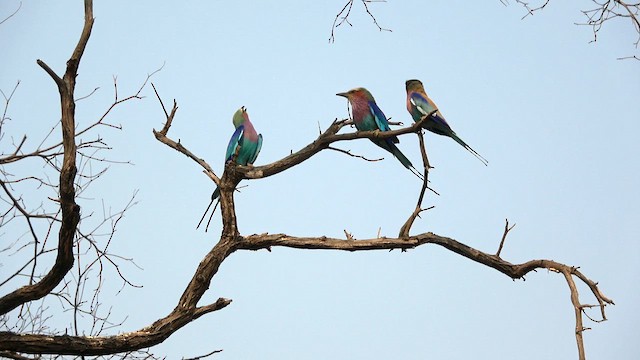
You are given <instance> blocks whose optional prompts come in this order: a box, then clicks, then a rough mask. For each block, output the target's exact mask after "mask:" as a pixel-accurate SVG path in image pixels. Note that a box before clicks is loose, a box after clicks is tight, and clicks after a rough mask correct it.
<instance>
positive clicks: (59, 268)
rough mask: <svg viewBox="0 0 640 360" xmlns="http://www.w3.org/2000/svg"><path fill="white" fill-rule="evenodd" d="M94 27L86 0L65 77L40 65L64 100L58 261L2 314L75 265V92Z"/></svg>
mask: <svg viewBox="0 0 640 360" xmlns="http://www.w3.org/2000/svg"><path fill="white" fill-rule="evenodd" d="M92 27H93V1H92V0H85V22H84V27H83V29H82V35H81V36H80V40H79V41H78V44H77V45H76V48H75V49H74V51H73V54H72V55H71V58H70V59H69V61H67V70H66V71H65V74H64V76H63V78H62V79H61V78H60V77H59V76H57V75H56V74H55V72H53V70H51V68H49V67H48V66H47V65H46V64H45V63H44V62H42V61H38V64H39V65H40V66H41V67H42V68H43V69H45V71H47V73H48V74H49V75H50V76H51V78H52V79H53V80H54V81H55V83H56V85H57V86H58V91H59V93H60V103H61V112H62V116H61V123H62V144H63V147H64V158H63V162H62V168H61V169H60V208H61V209H62V224H61V226H60V232H59V235H58V254H57V257H56V262H55V264H54V265H53V267H52V268H51V270H50V271H49V273H47V275H45V276H44V277H43V278H42V279H41V280H40V281H39V282H38V283H36V284H33V285H26V286H23V287H21V288H19V289H17V290H15V291H13V292H11V293H9V294H7V295H5V296H3V297H2V298H0V314H6V313H7V312H9V311H11V310H13V309H15V308H16V307H18V306H20V305H21V304H24V303H25V302H28V301H32V300H36V299H39V298H42V297H43V296H45V295H47V294H48V293H49V292H51V291H52V290H53V289H54V288H55V287H56V286H57V285H58V284H59V283H60V281H62V279H63V277H64V276H65V274H66V273H67V272H69V270H70V269H71V267H72V266H73V262H74V259H73V239H74V235H75V233H76V228H77V225H78V222H79V221H80V206H78V204H76V202H75V196H76V194H75V186H74V181H75V176H76V172H77V168H76V143H75V102H74V99H73V93H74V91H75V84H76V76H77V71H78V66H79V64H80V59H81V57H82V54H83V53H84V49H85V47H86V45H87V41H88V40H89V36H90V35H91V28H92Z"/></svg>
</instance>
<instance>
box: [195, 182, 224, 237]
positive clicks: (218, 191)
mask: <svg viewBox="0 0 640 360" xmlns="http://www.w3.org/2000/svg"><path fill="white" fill-rule="evenodd" d="M219 197H220V188H219V187H216V189H215V190H214V191H213V194H211V202H209V205H208V206H207V209H206V210H205V211H204V214H202V217H201V218H200V221H199V222H198V226H196V230H197V229H198V228H199V227H200V225H201V224H202V220H204V217H205V216H207V213H208V212H209V208H210V207H211V205H212V204H213V202H214V201H216V199H217V198H219ZM217 207H218V203H216V206H214V207H213V211H212V212H211V216H209V221H207V227H205V229H204V231H205V232H207V230H208V229H209V223H210V222H211V218H212V217H213V214H214V213H215V212H216V208H217Z"/></svg>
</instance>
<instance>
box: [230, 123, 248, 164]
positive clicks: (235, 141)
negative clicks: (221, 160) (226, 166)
mask: <svg viewBox="0 0 640 360" xmlns="http://www.w3.org/2000/svg"><path fill="white" fill-rule="evenodd" d="M243 134H244V125H240V126H238V127H237V128H236V131H234V132H233V135H231V139H230V140H229V145H227V154H226V156H225V161H229V160H231V157H232V156H233V155H234V154H235V153H236V150H237V149H238V145H239V144H240V141H241V140H242V136H243Z"/></svg>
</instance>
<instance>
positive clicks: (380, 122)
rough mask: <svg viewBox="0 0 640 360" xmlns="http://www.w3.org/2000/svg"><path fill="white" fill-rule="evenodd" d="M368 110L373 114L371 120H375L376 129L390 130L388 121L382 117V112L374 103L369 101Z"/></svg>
mask: <svg viewBox="0 0 640 360" xmlns="http://www.w3.org/2000/svg"><path fill="white" fill-rule="evenodd" d="M369 109H370V110H371V113H372V114H373V118H374V119H375V120H376V125H377V126H378V129H380V130H382V131H389V130H391V128H389V121H388V120H387V117H386V116H384V113H383V112H382V110H380V108H379V107H378V105H377V104H376V103H375V102H373V101H369Z"/></svg>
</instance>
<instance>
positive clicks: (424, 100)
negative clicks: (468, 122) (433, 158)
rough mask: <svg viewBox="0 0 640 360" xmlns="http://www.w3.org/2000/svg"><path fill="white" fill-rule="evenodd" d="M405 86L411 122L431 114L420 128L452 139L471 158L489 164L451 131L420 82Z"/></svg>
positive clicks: (409, 82)
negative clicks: (465, 150)
mask: <svg viewBox="0 0 640 360" xmlns="http://www.w3.org/2000/svg"><path fill="white" fill-rule="evenodd" d="M405 85H406V88H407V110H408V111H409V114H411V117H412V118H413V121H415V122H418V121H420V120H421V119H422V118H423V117H424V116H425V115H428V114H430V113H433V114H431V116H430V117H429V119H426V120H425V121H424V122H423V123H422V127H423V128H424V129H426V130H429V131H431V132H432V133H436V134H438V135H442V136H448V137H450V138H452V139H453V140H455V141H456V142H457V143H458V144H460V145H462V147H464V148H465V149H467V151H469V152H470V153H471V154H473V156H475V157H476V158H477V159H478V160H480V161H481V162H482V163H483V164H484V165H485V166H487V165H488V163H489V162H488V161H487V159H485V158H483V157H482V155H480V154H479V153H478V152H477V151H475V150H473V149H472V148H471V146H469V145H467V143H466V142H464V141H463V140H462V139H460V137H459V136H458V135H457V134H456V132H455V131H453V130H452V129H451V127H450V126H449V124H447V121H446V120H445V119H444V117H443V116H442V114H441V113H440V110H438V107H437V106H436V104H435V103H434V102H433V100H431V99H430V98H429V96H427V93H426V92H425V91H424V86H423V85H422V82H421V81H420V80H415V79H414V80H407V81H406V82H405ZM434 111H435V112H434Z"/></svg>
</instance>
